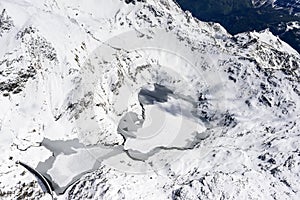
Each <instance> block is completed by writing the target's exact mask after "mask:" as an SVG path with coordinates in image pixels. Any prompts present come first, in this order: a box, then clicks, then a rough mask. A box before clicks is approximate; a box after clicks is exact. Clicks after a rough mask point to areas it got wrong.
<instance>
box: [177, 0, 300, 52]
mask: <svg viewBox="0 0 300 200" xmlns="http://www.w3.org/2000/svg"><path fill="white" fill-rule="evenodd" d="M176 1H177V3H178V4H179V5H180V6H181V8H182V9H183V10H189V11H190V12H191V13H192V14H193V16H195V17H197V18H198V19H200V20H202V21H213V22H218V23H220V24H221V25H222V26H224V27H225V28H226V30H227V31H228V32H229V33H231V34H237V33H241V32H247V31H253V30H256V31H261V30H264V29H266V28H269V29H270V31H271V32H272V33H273V34H274V35H278V36H279V37H280V38H281V39H282V40H283V41H285V42H287V43H288V44H289V45H290V46H292V47H293V48H294V49H296V50H297V51H298V52H300V39H299V38H300V30H299V29H293V30H289V31H287V32H286V26H287V23H289V22H291V21H300V16H299V15H298V16H297V15H295V11H297V9H299V4H300V3H299V2H298V1H297V0H280V1H278V4H280V6H282V8H281V9H275V8H273V7H272V6H271V5H266V6H262V7H259V8H254V6H253V5H252V4H251V0H176ZM291 6H293V10H294V12H291Z"/></svg>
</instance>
